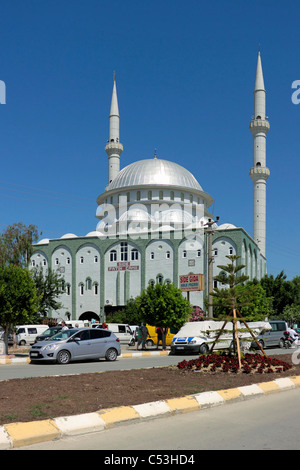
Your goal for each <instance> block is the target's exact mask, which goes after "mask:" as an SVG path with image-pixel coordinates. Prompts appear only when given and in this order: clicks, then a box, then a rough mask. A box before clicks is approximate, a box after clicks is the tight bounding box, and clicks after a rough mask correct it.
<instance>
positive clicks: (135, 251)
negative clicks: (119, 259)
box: [131, 248, 139, 261]
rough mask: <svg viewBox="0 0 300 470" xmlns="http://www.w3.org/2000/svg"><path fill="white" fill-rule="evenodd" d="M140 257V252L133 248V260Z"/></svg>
mask: <svg viewBox="0 0 300 470" xmlns="http://www.w3.org/2000/svg"><path fill="white" fill-rule="evenodd" d="M137 259H139V252H138V250H137V249H136V248H133V250H131V261H135V260H137Z"/></svg>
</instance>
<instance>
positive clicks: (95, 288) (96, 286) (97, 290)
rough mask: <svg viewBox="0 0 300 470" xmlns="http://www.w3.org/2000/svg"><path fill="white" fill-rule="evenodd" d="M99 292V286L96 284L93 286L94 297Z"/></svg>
mask: <svg viewBox="0 0 300 470" xmlns="http://www.w3.org/2000/svg"><path fill="white" fill-rule="evenodd" d="M98 292H99V285H98V284H97V283H96V284H94V295H98Z"/></svg>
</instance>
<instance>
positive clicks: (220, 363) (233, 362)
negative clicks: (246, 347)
mask: <svg viewBox="0 0 300 470" xmlns="http://www.w3.org/2000/svg"><path fill="white" fill-rule="evenodd" d="M241 362H242V367H241V368H239V362H238V358H237V357H236V356H232V355H230V354H222V355H221V354H209V355H202V356H199V357H198V358H197V359H191V360H190V361H186V360H184V361H181V362H179V363H178V364H177V367H178V369H180V370H191V371H202V372H225V373H228V372H231V373H237V372H238V371H239V370H240V372H242V373H244V374H251V373H259V374H270V373H273V372H275V373H280V372H285V371H286V370H289V369H291V368H292V366H291V365H290V364H288V363H287V362H284V361H281V360H280V359H277V358H271V357H266V356H263V355H261V354H245V356H244V357H243V358H242V360H241Z"/></svg>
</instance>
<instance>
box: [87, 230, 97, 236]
mask: <svg viewBox="0 0 300 470" xmlns="http://www.w3.org/2000/svg"><path fill="white" fill-rule="evenodd" d="M86 237H99V232H97V230H94V231H93V232H89V233H87V234H86Z"/></svg>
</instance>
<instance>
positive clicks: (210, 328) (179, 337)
mask: <svg viewBox="0 0 300 470" xmlns="http://www.w3.org/2000/svg"><path fill="white" fill-rule="evenodd" d="M223 324H224V322H223V321H214V320H204V321H195V322H188V323H185V324H184V325H183V327H182V328H181V329H180V330H179V331H178V333H177V334H176V335H175V336H174V338H173V340H172V343H171V354H180V353H185V352H189V353H198V354H206V353H208V351H209V349H210V348H211V346H212V344H213V343H214V340H215V339H216V337H217V335H218V333H219V330H220V329H221V328H222V326H223ZM247 325H248V326H249V328H250V329H251V330H252V331H253V333H254V334H255V335H258V334H259V333H261V331H264V330H269V329H271V326H270V324H269V323H268V322H249V323H247ZM237 328H238V330H240V331H239V338H240V339H241V340H243V339H244V340H246V341H242V344H243V346H244V348H245V349H249V348H250V346H251V339H252V337H251V334H250V333H249V332H248V331H247V329H246V327H245V325H244V323H240V322H239V321H238V322H237ZM232 330H233V324H232V322H228V323H227V324H226V326H225V330H224V332H223V333H222V335H221V336H220V338H219V341H218V342H216V344H215V346H214V349H228V348H231V347H232Z"/></svg>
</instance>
